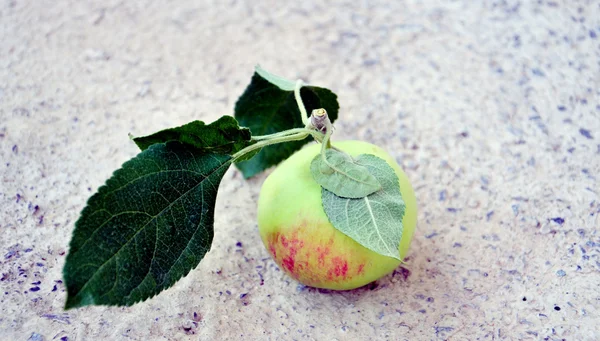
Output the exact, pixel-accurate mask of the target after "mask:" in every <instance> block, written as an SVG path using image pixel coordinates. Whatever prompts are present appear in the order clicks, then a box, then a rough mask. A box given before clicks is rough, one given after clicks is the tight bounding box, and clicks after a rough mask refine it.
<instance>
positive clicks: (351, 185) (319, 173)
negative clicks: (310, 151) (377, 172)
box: [310, 148, 381, 199]
mask: <svg viewBox="0 0 600 341" xmlns="http://www.w3.org/2000/svg"><path fill="white" fill-rule="evenodd" d="M325 155H326V157H327V162H325V161H324V160H323V157H322V156H321V154H320V153H319V154H318V155H317V156H315V158H314V159H313V160H312V162H311V163H310V173H311V174H312V176H313V179H315V181H316V182H317V183H318V184H319V185H321V187H323V188H325V189H326V190H328V191H330V192H332V193H333V194H335V195H337V196H340V197H344V198H352V199H357V198H363V197H366V196H367V195H369V194H371V193H373V192H375V191H378V190H380V189H381V184H380V183H379V181H377V179H376V178H375V177H374V176H373V175H372V174H371V173H369V170H368V169H367V167H365V166H364V165H361V164H360V163H359V162H358V161H357V160H355V159H353V158H352V157H351V156H350V155H348V154H346V153H344V152H340V151H337V150H334V149H331V148H329V149H327V150H326V151H325Z"/></svg>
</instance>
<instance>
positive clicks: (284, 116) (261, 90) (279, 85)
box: [235, 68, 339, 178]
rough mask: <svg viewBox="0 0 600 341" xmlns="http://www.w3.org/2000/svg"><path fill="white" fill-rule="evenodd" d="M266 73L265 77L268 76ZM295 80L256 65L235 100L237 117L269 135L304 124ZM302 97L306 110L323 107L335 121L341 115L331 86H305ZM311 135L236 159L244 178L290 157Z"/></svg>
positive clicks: (255, 130) (255, 134) (248, 125)
mask: <svg viewBox="0 0 600 341" xmlns="http://www.w3.org/2000/svg"><path fill="white" fill-rule="evenodd" d="M265 77H266V78H265ZM291 84H295V83H293V82H291V81H288V80H285V79H283V78H282V77H279V76H275V75H273V74H270V73H267V72H266V71H264V70H262V69H260V68H257V70H256V72H255V73H254V75H253V77H252V80H251V82H250V85H248V87H247V88H246V90H245V91H244V93H243V94H242V96H240V98H239V99H238V101H237V103H236V104H235V118H236V119H237V120H238V121H239V122H240V124H241V125H242V126H245V127H248V128H250V130H251V131H252V135H253V136H259V135H268V134H275V133H278V132H282V131H284V130H288V129H293V128H304V123H303V122H302V116H301V114H300V110H299V109H298V104H297V103H296V99H295V97H294V91H293V89H294V88H293V87H291ZM300 97H302V101H303V102H304V107H305V108H306V111H307V112H309V113H310V112H312V111H313V110H314V109H319V108H324V109H325V110H327V113H328V115H329V119H330V120H331V122H333V121H334V120H335V119H336V118H337V116H338V109H339V104H338V102H337V96H336V95H335V94H334V93H333V92H331V91H330V90H328V89H325V88H319V87H315V86H303V87H302V88H301V89H300ZM311 140H312V138H310V137H309V138H307V139H304V140H301V141H290V142H287V143H284V144H280V145H276V146H267V147H264V148H262V149H261V150H260V152H258V154H256V156H255V157H253V158H252V159H251V160H247V161H242V162H236V164H235V165H236V167H237V168H238V169H239V170H240V171H241V172H242V174H243V175H244V177H245V178H250V177H252V176H254V175H256V174H258V173H260V172H262V171H264V170H266V169H267V168H269V167H271V166H274V165H276V164H278V163H280V162H281V161H283V160H285V159H287V158H288V157H289V156H291V155H292V154H293V153H294V152H295V151H297V150H299V149H300V148H302V146H303V145H304V144H306V143H308V142H309V141H311Z"/></svg>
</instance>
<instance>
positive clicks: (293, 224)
mask: <svg viewBox="0 0 600 341" xmlns="http://www.w3.org/2000/svg"><path fill="white" fill-rule="evenodd" d="M334 145H335V146H336V147H337V148H339V149H341V150H343V151H345V152H346V153H348V154H350V155H352V156H357V155H359V154H373V155H376V156H378V157H380V158H382V159H384V160H385V161H386V162H387V163H388V164H389V165H390V166H391V167H392V168H393V169H394V170H395V172H396V174H397V175H398V178H399V180H400V181H399V184H400V192H401V193H402V198H403V199H404V202H405V203H406V211H405V214H404V217H403V219H402V223H403V226H404V229H403V233H402V239H401V241H400V247H399V249H400V256H401V258H402V259H404V257H405V256H406V253H407V251H408V248H409V246H410V242H411V239H412V236H413V233H414V230H415V225H416V219H417V218H416V216H417V207H416V198H415V195H414V192H413V189H412V186H411V185H410V182H409V181H408V178H407V177H406V174H404V172H403V171H402V169H400V167H399V166H398V164H396V162H395V161H394V159H393V158H392V157H391V156H390V155H389V154H388V153H387V152H385V151H384V150H383V149H381V148H379V147H377V146H375V145H373V144H370V143H366V142H361V141H342V142H334ZM320 148H321V146H320V145H318V144H313V145H312V146H309V147H306V148H304V149H302V150H300V151H298V152H296V153H295V154H294V155H292V156H291V157H290V158H288V159H287V160H285V161H284V162H282V163H281V164H280V165H279V166H278V167H277V168H276V169H275V170H274V171H273V173H271V174H270V175H269V176H268V177H267V179H266V180H265V182H264V184H263V186H262V189H261V192H260V198H259V201H258V227H259V232H260V236H261V239H262V241H263V243H264V244H265V247H266V248H267V250H268V252H269V253H270V254H271V256H272V257H273V259H274V260H275V262H276V263H277V264H278V265H279V267H280V268H281V269H283V270H284V271H285V272H286V273H288V274H289V275H290V276H291V277H292V278H294V279H296V280H297V281H299V282H301V283H303V284H305V285H308V286H312V287H317V288H326V289H334V290H349V289H354V288H358V287H360V286H363V285H365V284H368V283H370V282H372V281H375V280H377V279H379V278H381V277H382V276H384V275H386V274H388V273H390V272H391V271H393V270H394V269H395V268H396V267H398V265H400V261H399V260H397V259H394V258H391V257H387V256H383V255H380V254H378V253H376V252H373V251H371V250H369V249H367V248H365V247H363V246H362V245H360V244H358V243H357V242H355V241H354V240H352V239H351V238H350V237H348V236H346V235H345V234H343V233H342V232H339V231H338V230H336V229H335V228H334V227H333V226H332V225H331V223H330V222H329V219H328V218H327V215H326V214H325V211H324V210H323V206H322V204H321V187H320V186H319V184H317V183H316V182H315V181H314V179H313V177H312V175H311V173H310V163H311V161H312V160H313V158H314V157H315V155H317V154H318V153H319V152H320Z"/></svg>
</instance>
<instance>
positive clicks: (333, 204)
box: [321, 154, 406, 259]
mask: <svg viewBox="0 0 600 341" xmlns="http://www.w3.org/2000/svg"><path fill="white" fill-rule="evenodd" d="M357 161H358V162H359V163H360V164H362V165H364V166H365V167H366V168H367V169H368V170H369V172H370V173H371V174H373V175H374V176H375V178H377V180H378V181H379V183H380V184H381V186H382V189H381V190H379V191H377V192H375V193H373V194H371V195H369V196H367V197H364V198H360V199H349V198H342V197H339V196H337V195H335V194H333V193H332V192H330V191H328V190H326V189H324V188H323V189H322V190H321V194H322V201H323V208H324V209H325V213H326V214H327V217H328V218H329V221H330V222H331V223H332V224H333V226H334V227H335V228H336V229H338V230H339V231H341V232H342V233H344V234H345V235H347V236H348V237H350V238H352V239H354V240H355V241H356V242H357V243H359V244H361V245H362V246H364V247H366V248H368V249H369V250H372V251H375V252H377V253H379V254H382V255H385V256H389V257H393V258H396V259H400V252H399V250H398V248H399V246H400V239H402V229H403V226H402V218H403V217H404V212H405V209H406V205H405V204H404V200H403V199H402V194H401V193H400V185H399V180H398V176H397V175H396V173H395V172H394V170H393V169H392V167H390V166H389V165H388V164H387V163H386V162H385V161H384V160H383V159H380V158H378V157H377V156H375V155H370V154H361V155H359V156H358V157H357Z"/></svg>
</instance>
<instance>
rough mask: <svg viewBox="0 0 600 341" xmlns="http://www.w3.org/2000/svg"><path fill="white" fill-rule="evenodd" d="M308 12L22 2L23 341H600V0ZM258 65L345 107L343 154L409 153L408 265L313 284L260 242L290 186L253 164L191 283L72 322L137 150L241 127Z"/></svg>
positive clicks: (7, 40) (19, 247) (16, 161)
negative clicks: (97, 207)
mask: <svg viewBox="0 0 600 341" xmlns="http://www.w3.org/2000/svg"><path fill="white" fill-rule="evenodd" d="M285 3H287V2H280V1H277V2H276V1H261V2H260V4H258V2H255V1H229V2H221V1H178V2H173V3H169V4H163V2H161V1H155V2H148V3H145V2H134V1H120V0H119V1H98V2H96V3H95V4H91V2H90V1H57V2H54V1H41V0H40V1H8V0H7V1H2V2H1V3H0V161H1V164H0V288H1V291H0V335H1V336H0V339H2V340H35V341H39V340H188V339H189V340H226V339H227V340H236V339H239V340H446V339H448V340H599V339H600V329H599V328H598V326H597V324H598V321H600V232H599V231H598V228H599V226H600V218H599V215H600V198H599V194H600V186H599V179H598V177H600V175H599V174H600V94H599V91H600V64H599V60H600V6H599V3H598V2H597V1H592V0H588V1H542V0H540V1H514V0H507V1H467V0H463V1H446V2H437V1H424V2H423V1H345V2H331V3H330V4H325V3H323V2H321V1H303V2H301V3H300V4H296V5H288V4H285ZM256 63H261V65H262V66H263V67H265V68H266V69H268V70H271V71H273V72H275V73H278V74H281V75H283V76H286V77H288V78H297V77H300V78H302V79H304V80H307V81H309V82H311V83H312V84H318V85H320V86H325V87H328V88H330V89H332V90H333V91H335V92H336V93H337V94H338V95H339V101H340V104H341V107H342V108H341V112H340V120H339V121H338V123H337V124H336V127H337V131H336V136H335V137H334V138H335V139H362V140H366V141H369V142H372V143H376V144H378V145H380V146H382V147H384V148H385V149H386V150H388V151H389V152H390V153H392V155H394V156H395V157H396V159H397V161H398V163H399V164H400V165H401V166H402V167H403V168H404V169H405V171H406V173H407V174H408V176H409V178H410V179H411V181H412V183H413V185H414V188H415V191H416V195H417V199H418V202H419V222H418V228H417V233H416V235H415V240H414V242H413V245H412V248H411V251H410V253H409V259H408V260H407V264H406V265H405V266H404V267H401V268H398V269H397V270H396V271H395V272H394V273H393V274H390V275H388V276H386V277H384V278H382V279H381V280H379V281H377V282H376V283H375V284H373V285H371V286H369V287H366V288H361V289H357V290H354V291H348V292H329V291H323V290H316V289H312V288H307V287H303V286H301V285H298V283H296V282H294V281H293V280H291V279H290V278H289V277H287V276H286V275H285V274H284V273H283V272H282V271H280V270H279V269H278V268H277V266H276V265H275V264H274V263H273V261H272V260H271V259H270V258H269V256H268V254H267V252H266V250H265V249H264V247H263V245H262V244H261V242H260V239H259V236H258V232H257V227H256V223H255V221H256V211H255V209H256V200H257V197H258V193H259V191H260V185H261V183H262V181H263V180H264V178H265V177H266V175H267V174H263V175H261V176H259V177H257V178H255V179H252V180H250V181H244V180H243V179H242V177H241V176H240V174H239V172H237V171H236V170H234V169H231V170H229V171H228V173H227V174H226V175H225V178H224V180H223V185H222V188H221V191H220V193H219V196H218V200H217V208H216V221H215V230H216V235H215V240H214V244H213V249H212V250H211V251H210V253H209V254H208V255H207V257H206V258H205V259H204V261H203V262H202V263H201V264H200V265H199V266H198V267H197V268H196V269H195V270H193V271H192V272H191V273H190V275H189V276H187V277H186V278H185V279H183V280H181V281H179V282H178V283H177V284H176V285H175V286H174V287H173V288H172V289H170V290H168V291H166V292H163V293H162V294H161V295H159V296H157V297H155V298H153V299H151V300H148V301H146V302H143V303H140V304H137V305H135V306H133V307H129V308H115V307H88V308H83V309H77V310H70V311H63V309H62V307H63V304H64V302H65V292H64V290H65V288H64V284H63V283H62V282H61V278H62V275H61V271H62V267H63V265H64V261H65V253H66V252H67V250H68V249H67V245H68V241H69V239H70V235H71V232H72V230H73V224H74V222H75V221H76V219H77V217H78V215H79V212H80V211H81V209H82V208H83V207H84V204H85V202H86V200H87V198H88V197H89V196H90V195H91V194H92V193H93V192H95V191H96V189H97V188H98V187H99V186H100V185H101V184H103V182H104V181H105V180H106V179H107V178H108V177H109V176H110V174H111V173H112V172H113V170H115V169H116V168H118V167H119V166H120V165H121V164H122V163H123V162H124V161H126V160H128V159H129V158H131V157H132V156H134V155H135V154H136V152H137V150H136V147H135V145H134V144H133V143H131V142H130V141H129V139H128V138H127V134H128V133H130V132H131V133H133V134H134V135H142V134H146V133H150V132H153V131H156V130H159V129H162V128H165V127H170V126H175V125H180V124H183V123H186V122H188V121H191V120H193V119H202V120H205V121H212V120H214V119H216V118H217V117H219V116H220V115H222V114H231V113H232V112H233V106H234V104H235V100H236V98H237V97H238V96H239V95H240V94H241V93H242V91H243V90H244V88H245V87H246V85H247V84H248V82H249V80H250V77H251V75H252V72H253V66H254V64H256ZM238 243H239V244H238Z"/></svg>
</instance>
